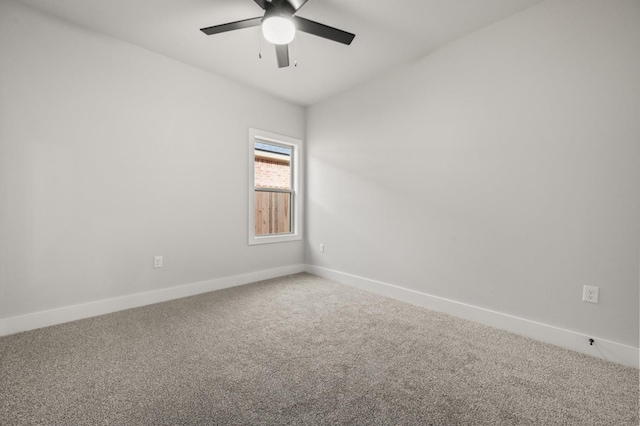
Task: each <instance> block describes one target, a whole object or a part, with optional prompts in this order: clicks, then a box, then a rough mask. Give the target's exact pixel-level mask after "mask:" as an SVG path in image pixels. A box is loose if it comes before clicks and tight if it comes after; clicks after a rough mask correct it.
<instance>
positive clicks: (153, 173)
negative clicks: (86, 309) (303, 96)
mask: <svg viewBox="0 0 640 426" xmlns="http://www.w3.org/2000/svg"><path fill="white" fill-rule="evenodd" d="M304 120H305V117H304V109H303V108H301V107H298V106H294V105H291V104H289V103H286V102H283V101H280V100H277V99H274V98H272V97H269V96H267V95H264V94H261V93H258V92H255V91H252V90H249V89H247V88H244V87H243V86H240V85H237V84H234V83H231V82H229V81H227V80H225V79H222V78H219V77H216V76H213V75H211V74H208V73H205V72H203V71H200V70H197V69H194V68H191V67H188V66H185V65H183V64H180V63H178V62H175V61H173V60H170V59H168V58H166V57H163V56H160V55H157V54H154V53H151V52H149V51H146V50H143V49H140V48H138V47H136V46H133V45H130V44H126V43H124V42H121V41H119V40H116V39H113V38H109V37H107V36H103V35H100V34H98V33H94V32H91V31H89V30H85V29H82V28H78V27H75V26H72V25H70V24H67V23H65V22H62V21H58V20H55V19H53V18H49V17H46V16H44V15H42V14H40V13H38V12H35V11H33V10H31V9H29V8H27V7H25V6H23V5H19V4H16V3H13V2H10V1H6V0H1V1H0V318H7V317H12V316H16V315H21V314H25V313H30V312H36V311H42V310H46V309H52V308H57V307H63V306H68V305H73V304H79V303H85V302H90V301H95V300H100V299H105V298H111V297H116V296H123V295H129V294H134V293H138V292H145V291H151V290H156V289H161V288H166V287H170V286H176V285H182V284H188V283H193V282H197V281H202V280H210V279H215V278H218V277H226V276H230V275H236V274H243V273H247V272H251V271H257V270H262V269H265V268H274V267H279V266H284V265H293V264H300V263H301V262H302V261H303V257H304V256H303V251H304V249H303V245H302V243H301V242H290V243H285V244H275V245H274V244H272V245H262V246H253V247H249V246H248V245H247V235H246V233H247V215H248V214H247V193H246V191H247V189H246V188H247V186H246V185H247V176H248V172H247V169H246V167H247V166H246V165H247V161H246V156H247V137H248V128H249V127H250V126H251V127H256V128H261V129H265V130H268V131H272V132H277V133H281V134H285V135H290V136H293V137H298V138H301V137H302V136H303V135H304ZM154 255H162V256H164V263H165V266H164V268H162V269H153V268H152V264H153V256H154Z"/></svg>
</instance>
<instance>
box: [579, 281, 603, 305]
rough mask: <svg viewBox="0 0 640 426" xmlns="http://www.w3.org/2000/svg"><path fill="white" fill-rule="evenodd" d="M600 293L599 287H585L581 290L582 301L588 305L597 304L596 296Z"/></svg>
mask: <svg viewBox="0 0 640 426" xmlns="http://www.w3.org/2000/svg"><path fill="white" fill-rule="evenodd" d="M599 293H600V287H592V286H590V285H585V286H584V288H583V290H582V300H583V301H585V302H589V303H598V295H599Z"/></svg>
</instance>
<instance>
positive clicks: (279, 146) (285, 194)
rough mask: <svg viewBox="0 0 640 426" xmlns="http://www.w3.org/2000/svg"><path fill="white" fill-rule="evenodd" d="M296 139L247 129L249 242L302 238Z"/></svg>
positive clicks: (262, 242) (299, 152) (298, 144)
mask: <svg viewBox="0 0 640 426" xmlns="http://www.w3.org/2000/svg"><path fill="white" fill-rule="evenodd" d="M301 150H302V144H301V141H300V140H298V139H294V138H290V137H287V136H282V135H277V134H275V133H269V132H265V131H262V130H257V129H249V244H250V245H253V244H264V243H276V242H282V241H294V240H300V239H302V200H301V197H300V188H301V182H300V176H301V172H300V158H301V156H302V154H301Z"/></svg>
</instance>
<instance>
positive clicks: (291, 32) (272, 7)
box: [200, 0, 355, 68]
mask: <svg viewBox="0 0 640 426" xmlns="http://www.w3.org/2000/svg"><path fill="white" fill-rule="evenodd" d="M253 1H255V2H256V4H257V5H258V6H260V7H261V8H262V9H263V10H264V11H265V12H264V15H263V16H260V17H257V18H250V19H244V20H242V21H236V22H229V23H227V24H221V25H214V26H212V27H207V28H201V29H200V31H202V32H203V33H205V34H207V35H212V34H218V33H223V32H226V31H233V30H239V29H242V28H249V27H257V26H261V27H262V34H263V36H264V38H265V39H267V41H269V42H271V43H273V44H274V45H275V46H276V58H277V59H278V68H283V67H288V66H289V43H291V42H292V41H293V39H294V38H295V35H296V30H297V31H302V32H305V33H308V34H313V35H315V36H318V37H322V38H326V39H329V40H333V41H337V42H338V43H342V44H346V45H349V44H351V42H352V41H353V38H354V37H355V34H351V33H348V32H346V31H342V30H339V29H337V28H333V27H329V26H327V25H324V24H320V23H318V22H314V21H310V20H308V19H305V18H302V17H300V16H294V15H295V14H296V13H297V12H298V10H299V9H300V8H301V7H302V6H304V5H305V3H306V2H307V1H308V0H253Z"/></svg>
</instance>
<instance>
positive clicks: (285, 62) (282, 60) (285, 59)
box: [276, 44, 289, 68]
mask: <svg viewBox="0 0 640 426" xmlns="http://www.w3.org/2000/svg"><path fill="white" fill-rule="evenodd" d="M276 57H277V58H278V68H284V67H288V66H289V45H288V44H276Z"/></svg>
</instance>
